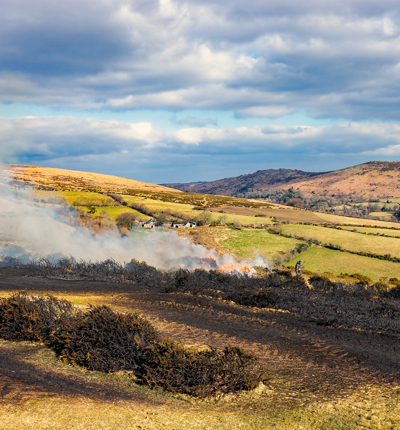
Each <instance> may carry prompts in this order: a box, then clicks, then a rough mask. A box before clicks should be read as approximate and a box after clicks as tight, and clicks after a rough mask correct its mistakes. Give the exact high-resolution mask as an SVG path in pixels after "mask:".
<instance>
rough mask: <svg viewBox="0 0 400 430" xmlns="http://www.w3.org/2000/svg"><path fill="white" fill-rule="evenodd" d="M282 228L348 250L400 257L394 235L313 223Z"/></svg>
mask: <svg viewBox="0 0 400 430" xmlns="http://www.w3.org/2000/svg"><path fill="white" fill-rule="evenodd" d="M282 229H283V231H284V232H285V233H287V234H289V235H291V236H295V235H298V236H300V237H315V238H318V239H319V240H320V241H321V242H322V243H323V244H329V243H333V244H335V245H340V246H342V247H343V248H344V249H348V250H350V251H356V252H360V251H361V252H373V253H374V254H379V255H384V254H391V255H392V256H394V257H400V240H398V239H396V238H394V237H393V238H391V237H380V236H367V235H364V234H359V233H355V232H353V231H348V230H336V229H332V228H326V227H319V226H313V225H285V226H282ZM389 231H390V230H389Z"/></svg>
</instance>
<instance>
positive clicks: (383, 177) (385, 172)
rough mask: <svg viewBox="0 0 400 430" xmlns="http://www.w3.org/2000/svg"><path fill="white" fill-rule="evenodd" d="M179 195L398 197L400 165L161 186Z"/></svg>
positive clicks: (270, 173) (275, 171) (257, 174)
mask: <svg viewBox="0 0 400 430" xmlns="http://www.w3.org/2000/svg"><path fill="white" fill-rule="evenodd" d="M163 185H164V186H170V187H172V188H175V189H178V190H181V191H186V192H188V191H190V192H195V193H207V194H220V195H229V196H235V195H238V194H244V193H246V192H257V191H267V190H270V191H272V190H276V189H279V188H281V189H289V188H293V189H295V190H298V191H301V192H303V194H304V195H306V196H307V195H309V194H311V193H313V192H318V194H321V193H324V192H325V193H328V194H329V193H331V194H334V193H344V194H355V193H356V194H361V195H363V196H364V197H365V198H372V197H377V196H382V195H385V196H388V197H400V161H380V160H377V161H369V162H367V163H362V164H358V165H355V166H350V167H347V168H343V169H339V170H334V171H328V172H305V171H302V170H298V169H285V168H280V169H268V170H257V171H256V172H254V173H250V174H245V175H240V176H236V177H229V178H224V179H219V180H216V181H210V182H197V183H189V184H185V183H183V184H163Z"/></svg>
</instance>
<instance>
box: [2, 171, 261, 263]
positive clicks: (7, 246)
mask: <svg viewBox="0 0 400 430" xmlns="http://www.w3.org/2000/svg"><path fill="white" fill-rule="evenodd" d="M2 176H3V181H2V182H3V183H2V184H0V259H1V258H3V259H4V257H5V256H9V257H16V258H18V259H20V260H21V261H22V262H28V261H35V260H38V259H40V258H49V259H52V260H58V259H61V258H65V257H67V258H68V257H73V258H74V259H75V260H85V261H92V262H94V261H104V260H107V259H113V260H115V261H118V262H120V263H128V262H129V261H131V260H132V259H136V260H138V261H145V262H146V263H147V264H149V265H151V266H154V267H157V268H162V269H171V268H176V267H180V266H184V267H186V268H190V269H194V268H197V267H204V266H203V263H202V261H201V260H202V259H203V260H204V259H205V260H207V261H211V262H212V261H213V260H215V262H216V264H217V265H218V266H221V265H224V264H228V263H236V261H235V259H234V258H233V257H232V256H230V255H225V256H220V255H219V254H218V253H217V252H215V251H214V250H209V249H207V248H205V247H204V246H201V245H195V244H192V243H190V242H189V241H188V240H186V239H185V238H184V237H181V236H179V235H177V234H176V233H175V232H173V231H165V230H161V229H156V230H152V231H149V230H146V229H143V228H140V227H139V228H136V229H133V230H132V231H131V234H130V235H129V236H122V235H121V234H120V233H119V232H118V231H115V230H110V231H104V232H102V233H94V232H93V231H92V230H91V229H89V228H86V227H84V226H82V225H79V223H78V222H77V219H74V217H73V215H71V211H70V210H69V209H70V208H68V207H67V206H65V207H64V209H60V205H54V206H58V208H57V210H55V209H54V208H52V207H48V206H46V205H43V204H39V203H35V202H33V201H32V199H31V197H30V195H29V192H28V191H26V190H25V191H24V190H21V189H12V188H11V187H10V186H8V185H7V184H5V183H4V182H5V181H4V179H5V177H4V170H3V175H2ZM61 208H62V207H61ZM258 263H259V264H261V262H258Z"/></svg>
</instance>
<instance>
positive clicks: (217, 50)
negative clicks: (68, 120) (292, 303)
mask: <svg viewBox="0 0 400 430" xmlns="http://www.w3.org/2000/svg"><path fill="white" fill-rule="evenodd" d="M332 3H333V4H332ZM1 10H2V18H1V19H0V20H1V26H0V55H1V59H2V61H1V66H0V100H1V101H3V102H16V101H19V102H26V103H37V104H46V105H50V106H58V107H65V106H69V107H75V108H86V109H113V110H126V109H144V108H146V109H149V108H150V109H152V108H156V109H159V108H166V109H222V110H226V109H231V110H233V111H234V112H236V113H237V114H238V115H239V116H249V115H250V116H255V117H269V118H275V117H277V116H281V115H285V114H286V113H288V112H292V111H293V110H296V109H306V110H307V112H309V113H310V115H313V116H317V117H337V118H348V119H350V120H365V119H368V120H369V119H380V120H388V119H393V120H398V119H399V112H400V110H399V109H398V107H399V97H398V92H399V91H398V89H399V83H400V81H399V79H400V78H399V76H400V74H399V59H400V43H399V35H400V26H399V11H400V6H399V3H398V2H395V1H390V0H383V1H380V2H379V3H377V2H376V1H372V0H369V1H358V0H350V1H343V0H338V1H335V2H326V1H310V2H307V4H301V6H297V5H296V4H295V3H294V2H293V1H291V0H282V1H279V2H278V1H268V2H265V1H254V2H252V4H251V5H249V4H248V2H244V1H242V0H240V1H238V0H236V1H232V2H229V4H226V3H224V4H218V3H215V2H209V1H205V0H202V1H196V2H195V1H188V0H186V1H179V0H160V1H146V2H144V1H143V0H107V1H106V0H102V1H98V2H93V1H92V0H79V2H78V1H77V0H70V1H69V2H68V3H60V2H54V1H51V0H38V1H35V2H29V1H26V0H12V1H11V0H3V2H2V5H1Z"/></svg>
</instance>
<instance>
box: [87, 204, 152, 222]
mask: <svg viewBox="0 0 400 430" xmlns="http://www.w3.org/2000/svg"><path fill="white" fill-rule="evenodd" d="M103 211H104V212H103ZM125 212H133V213H135V214H136V217H137V219H139V220H148V219H149V218H150V217H148V216H147V215H144V214H142V213H140V212H138V211H137V210H135V209H131V208H127V207H125V206H116V207H104V208H98V209H97V211H96V213H95V214H93V216H94V217H96V216H102V215H103V214H107V216H109V217H111V218H117V216H118V215H120V214H122V213H125Z"/></svg>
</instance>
